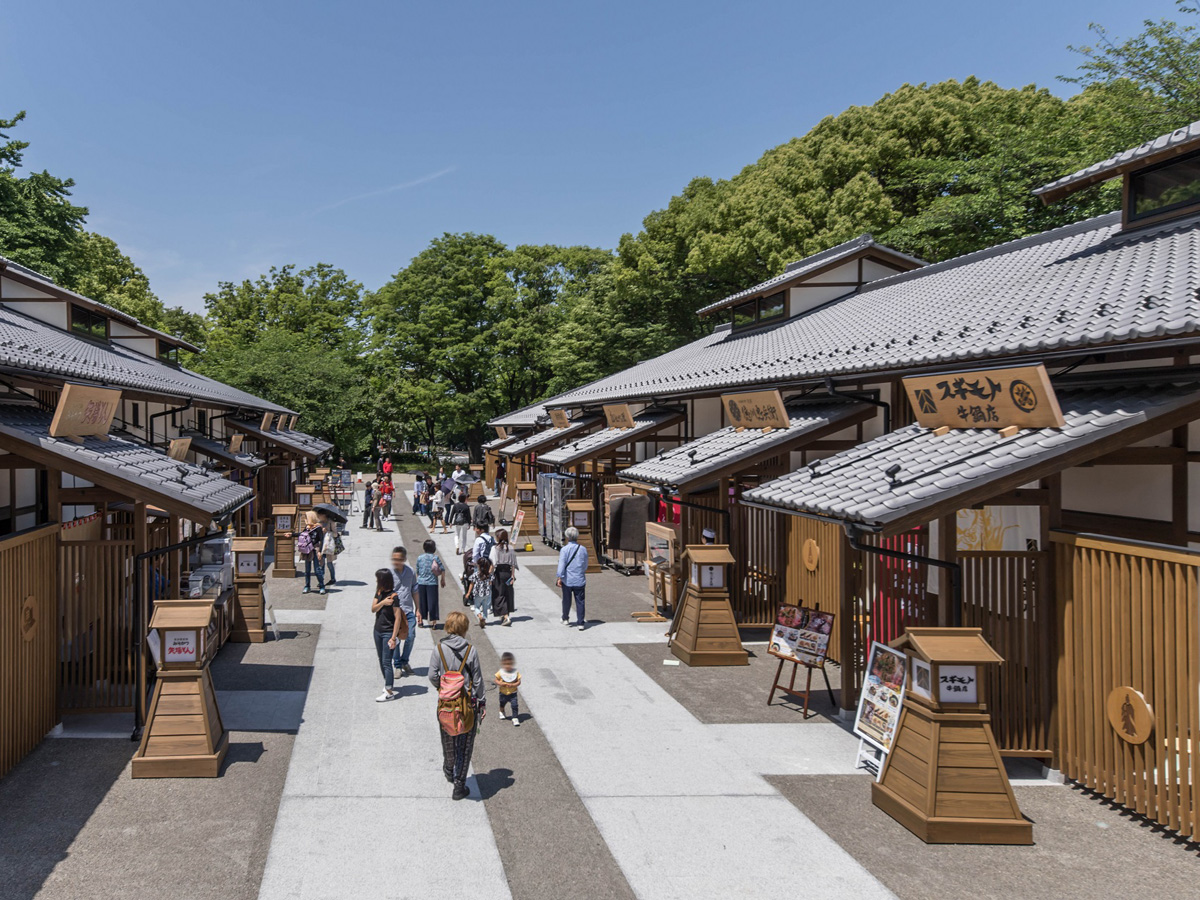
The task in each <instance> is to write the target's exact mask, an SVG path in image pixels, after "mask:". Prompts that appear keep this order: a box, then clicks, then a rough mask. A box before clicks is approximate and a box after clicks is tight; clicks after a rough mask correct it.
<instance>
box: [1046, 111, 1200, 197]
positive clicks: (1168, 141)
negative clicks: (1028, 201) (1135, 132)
mask: <svg viewBox="0 0 1200 900" xmlns="http://www.w3.org/2000/svg"><path fill="white" fill-rule="evenodd" d="M1195 149H1200V122H1193V123H1192V124H1191V125H1184V126H1183V127H1182V128H1176V129H1175V130H1174V131H1171V132H1168V133H1167V134H1162V135H1159V136H1158V137H1156V138H1154V139H1153V140H1150V141H1146V143H1144V144H1139V145H1138V146H1137V147H1132V148H1130V149H1129V150H1122V151H1121V152H1120V153H1118V154H1116V155H1115V156H1110V157H1109V158H1108V159H1106V160H1104V162H1098V163H1093V164H1092V165H1090V166H1088V167H1087V168H1085V169H1080V170H1079V171H1078V172H1072V173H1071V174H1070V175H1064V176H1063V177H1062V178H1059V179H1058V180H1057V181H1052V182H1050V183H1049V184H1044V185H1042V186H1041V187H1040V188H1037V189H1036V190H1035V191H1034V193H1035V194H1037V195H1038V196H1039V197H1042V198H1043V199H1045V200H1054V199H1057V198H1058V197H1063V196H1066V195H1067V194H1069V193H1071V192H1072V191H1077V190H1079V189H1081V188H1085V187H1087V186H1088V185H1091V184H1096V183H1097V182H1100V181H1107V180H1108V179H1109V178H1115V177H1116V176H1117V175H1120V174H1121V173H1122V172H1125V171H1128V170H1129V169H1131V168H1137V167H1140V166H1143V165H1151V164H1153V163H1155V162H1157V161H1158V160H1159V159H1162V158H1169V157H1171V156H1174V155H1176V154H1179V153H1186V152H1189V151H1191V150H1195Z"/></svg>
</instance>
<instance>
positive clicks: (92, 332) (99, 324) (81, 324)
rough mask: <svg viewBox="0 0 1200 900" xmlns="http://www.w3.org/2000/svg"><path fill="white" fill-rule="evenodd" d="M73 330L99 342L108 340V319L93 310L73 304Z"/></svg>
mask: <svg viewBox="0 0 1200 900" xmlns="http://www.w3.org/2000/svg"><path fill="white" fill-rule="evenodd" d="M71 330H72V331H73V332H75V333H76V334H81V335H83V336H84V337H90V338H95V339H96V340H98V341H105V340H108V319H106V318H105V317H104V316H102V315H100V313H98V312H96V311H95V310H93V309H87V308H86V307H83V306H77V305H75V304H74V303H72V304H71Z"/></svg>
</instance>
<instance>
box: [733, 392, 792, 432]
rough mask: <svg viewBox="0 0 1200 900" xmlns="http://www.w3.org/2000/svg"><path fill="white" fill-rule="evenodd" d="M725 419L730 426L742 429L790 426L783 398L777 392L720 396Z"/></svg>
mask: <svg viewBox="0 0 1200 900" xmlns="http://www.w3.org/2000/svg"><path fill="white" fill-rule="evenodd" d="M721 402H722V403H723V404H725V418H726V420H727V421H728V422H729V424H730V425H732V426H734V427H735V428H737V429H739V430H741V429H743V428H787V427H788V425H790V424H791V419H790V417H789V416H788V413H787V408H786V407H785V406H784V405H783V396H782V395H781V394H780V393H779V391H750V392H749V393H745V394H722V395H721Z"/></svg>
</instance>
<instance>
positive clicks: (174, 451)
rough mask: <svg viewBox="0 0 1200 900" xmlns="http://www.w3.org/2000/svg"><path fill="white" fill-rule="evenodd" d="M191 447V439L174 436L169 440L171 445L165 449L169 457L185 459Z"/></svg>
mask: <svg viewBox="0 0 1200 900" xmlns="http://www.w3.org/2000/svg"><path fill="white" fill-rule="evenodd" d="M191 449H192V439H191V438H190V437H187V438H175V439H174V440H173V441H171V446H170V447H169V448H168V449H167V456H169V457H171V459H177V460H180V461H182V460H185V459H187V455H188V451H189V450H191Z"/></svg>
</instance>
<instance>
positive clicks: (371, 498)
mask: <svg viewBox="0 0 1200 900" xmlns="http://www.w3.org/2000/svg"><path fill="white" fill-rule="evenodd" d="M362 527H363V528H374V527H375V481H374V479H372V480H371V481H368V482H367V483H366V484H365V485H363V517H362Z"/></svg>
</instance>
